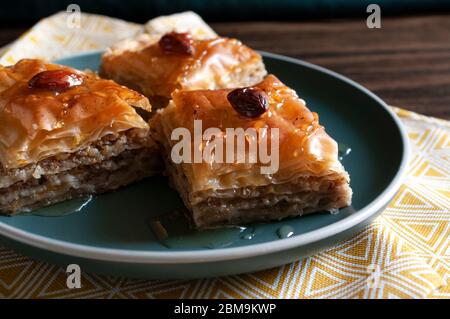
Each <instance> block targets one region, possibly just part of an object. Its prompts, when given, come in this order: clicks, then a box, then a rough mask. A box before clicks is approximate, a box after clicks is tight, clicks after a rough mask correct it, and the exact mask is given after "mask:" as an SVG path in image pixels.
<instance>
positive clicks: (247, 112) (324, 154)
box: [150, 75, 352, 229]
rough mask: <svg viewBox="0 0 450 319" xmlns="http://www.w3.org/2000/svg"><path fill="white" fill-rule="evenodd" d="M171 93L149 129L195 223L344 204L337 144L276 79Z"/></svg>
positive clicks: (347, 198) (346, 195)
mask: <svg viewBox="0 0 450 319" xmlns="http://www.w3.org/2000/svg"><path fill="white" fill-rule="evenodd" d="M172 97H173V99H172V101H171V102H170V104H169V105H168V106H167V107H166V108H164V109H161V110H158V112H157V114H156V115H155V116H154V117H153V118H152V120H151V124H150V126H151V130H152V131H153V132H154V136H155V137H156V139H157V141H158V143H160V144H161V145H162V148H163V150H164V153H165V156H164V157H165V160H166V172H167V174H168V175H169V177H170V180H171V183H172V185H173V187H175V189H176V190H177V191H178V192H179V193H180V195H181V197H182V199H183V201H184V203H185V205H186V207H187V208H188V209H189V211H190V217H191V220H192V221H193V223H194V225H195V227H196V228H198V229H205V228H212V227H219V226H226V225H240V224H245V223H251V222H265V221H270V220H279V219H282V218H286V217H291V216H300V215H305V214H309V213H314V212H319V211H333V210H335V209H338V208H341V207H345V206H348V205H350V204H351V197H352V190H351V188H350V186H349V175H348V173H347V172H346V171H345V169H344V167H343V166H342V165H341V163H340V162H339V160H338V148H337V143H336V142H335V141H334V140H333V139H332V138H331V137H330V136H329V135H328V134H327V133H326V132H325V129H324V127H323V126H321V125H320V124H319V121H318V115H317V114H316V113H313V112H311V111H310V110H309V109H308V108H307V107H306V105H305V102H304V101H303V100H302V99H300V98H299V97H298V96H297V94H296V92H295V91H294V90H292V89H290V88H289V87H287V86H285V85H284V84H283V83H282V82H280V81H279V80H278V79H277V78H276V77H275V76H273V75H269V76H267V77H266V78H265V79H264V80H263V81H262V82H261V83H259V84H256V85H254V86H250V87H245V88H239V89H221V90H196V91H175V92H174V93H173V94H172ZM238 133H240V134H238Z"/></svg>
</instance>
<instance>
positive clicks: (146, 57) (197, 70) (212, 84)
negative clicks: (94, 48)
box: [100, 34, 266, 105]
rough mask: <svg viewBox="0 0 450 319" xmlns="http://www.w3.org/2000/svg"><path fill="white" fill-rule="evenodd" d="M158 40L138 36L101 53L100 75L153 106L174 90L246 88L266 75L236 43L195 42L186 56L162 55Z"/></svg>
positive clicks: (257, 59)
mask: <svg viewBox="0 0 450 319" xmlns="http://www.w3.org/2000/svg"><path fill="white" fill-rule="evenodd" d="M193 37H195V35H193ZM160 39H161V36H155V35H148V34H142V35H140V36H138V37H137V38H136V39H127V40H124V41H122V42H120V43H118V44H116V45H115V46H113V47H112V48H110V49H109V50H108V51H107V52H106V53H105V54H104V55H103V57H102V65H101V70H100V74H101V75H102V76H104V77H106V78H110V79H113V80H114V81H116V82H118V83H120V84H123V85H126V86H128V87H130V88H133V89H136V90H138V91H139V92H141V93H143V94H144V95H146V96H147V97H149V98H150V99H151V101H152V104H154V103H155V104H160V103H161V102H162V101H164V103H167V102H168V100H169V99H170V96H171V93H172V92H173V91H174V90H176V89H182V90H196V89H219V88H228V87H238V86H246V85H251V84H254V83H257V82H259V81H260V80H262V78H263V77H264V76H265V74H266V70H265V67H264V64H263V62H262V58H261V56H260V55H259V54H258V53H256V52H255V51H253V50H252V49H250V48H249V47H247V46H245V45H243V44H242V43H241V42H240V41H239V40H236V39H228V38H221V37H215V38H212V39H198V38H194V39H192V41H190V44H189V49H190V51H189V52H190V53H189V54H183V53H168V52H165V51H164V50H163V49H162V48H161V45H160V43H159V41H160ZM164 103H162V105H164Z"/></svg>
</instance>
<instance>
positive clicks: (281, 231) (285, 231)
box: [277, 225, 294, 239]
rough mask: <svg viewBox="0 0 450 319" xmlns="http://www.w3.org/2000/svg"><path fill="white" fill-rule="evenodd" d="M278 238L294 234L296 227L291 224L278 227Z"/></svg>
mask: <svg viewBox="0 0 450 319" xmlns="http://www.w3.org/2000/svg"><path fill="white" fill-rule="evenodd" d="M277 235H278V238H280V239H284V238H289V237H291V236H292V235H294V228H293V227H292V226H289V225H283V226H281V227H279V228H278V229H277Z"/></svg>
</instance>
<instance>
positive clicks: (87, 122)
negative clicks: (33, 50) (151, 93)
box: [0, 59, 159, 214]
mask: <svg viewBox="0 0 450 319" xmlns="http://www.w3.org/2000/svg"><path fill="white" fill-rule="evenodd" d="M135 107H137V108H140V109H143V110H145V111H147V112H150V111H151V108H150V104H149V102H148V100H147V98H145V97H144V96H142V95H141V94H139V93H137V92H135V91H132V90H130V89H128V88H125V87H123V86H120V85H118V84H116V83H114V82H113V81H110V80H104V79H100V78H99V77H97V76H96V75H95V74H94V73H91V72H80V71H77V70H74V69H72V68H68V67H64V66H60V65H55V64H50V63H46V62H43V61H41V60H32V59H29V60H21V61H19V62H18V63H17V64H15V65H13V66H10V67H3V66H0V164H1V165H0V212H1V213H6V214H14V213H18V212H24V211H30V210H32V209H35V208H39V207H42V206H46V205H50V204H53V203H56V202H60V201H63V200H66V199H70V198H77V197H82V196H85V195H87V194H94V193H101V192H105V191H109V190H113V189H116V188H117V187H119V186H123V185H126V184H129V183H131V182H134V181H136V180H139V179H141V178H143V177H145V176H149V175H151V174H153V173H155V172H156V171H158V170H159V167H158V166H159V163H158V157H156V156H154V152H155V144H154V142H153V141H152V140H151V138H150V137H149V127H148V124H147V123H146V122H145V121H144V120H143V119H142V118H141V117H140V116H139V115H138V114H137V112H136V109H135Z"/></svg>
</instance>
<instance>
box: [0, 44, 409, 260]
mask: <svg viewBox="0 0 450 319" xmlns="http://www.w3.org/2000/svg"><path fill="white" fill-rule="evenodd" d="M102 52H104V50H99V51H89V52H84V53H81V54H75V55H70V56H66V57H61V58H60V59H57V60H56V61H55V62H56V63H61V62H59V61H63V60H66V59H74V58H82V57H85V56H88V55H98V54H101V53H102ZM258 52H260V53H261V54H262V56H263V57H269V58H273V59H278V60H281V61H284V62H289V63H293V64H298V65H301V66H304V67H307V68H310V69H313V70H315V71H318V72H321V73H325V74H327V75H330V76H332V77H335V78H337V79H338V80H341V81H343V82H345V83H347V84H349V85H351V86H353V87H354V88H356V89H358V90H360V91H362V92H363V93H365V94H366V95H368V96H369V97H371V98H372V99H374V100H375V101H376V102H378V104H379V105H380V106H381V107H382V108H383V109H384V111H385V112H387V114H388V115H389V116H390V118H391V119H392V120H393V121H394V124H395V126H396V127H397V129H398V131H399V133H400V137H401V141H402V144H403V149H402V151H403V154H402V159H401V161H400V165H399V167H398V170H397V172H396V174H395V175H394V177H393V178H392V180H391V182H390V183H389V185H388V186H387V187H386V188H385V189H384V190H383V191H382V192H381V193H380V194H379V195H378V196H377V197H376V198H375V199H374V200H372V201H371V202H370V203H369V204H368V205H366V206H365V207H363V208H362V209H360V210H358V212H357V213H355V214H354V215H351V216H348V217H346V218H344V219H342V220H340V221H337V222H334V223H332V224H330V225H327V226H324V227H321V228H319V229H315V230H312V231H309V232H306V233H304V234H300V235H296V236H292V237H290V238H285V239H277V240H273V241H269V242H264V243H259V244H253V245H247V246H241V247H233V248H218V249H201V250H191V251H177V250H175V251H167V252H165V251H142V250H126V249H116V248H104V247H98V246H89V245H85V244H73V243H70V242H67V241H64V240H60V239H53V238H48V237H45V236H42V235H36V234H34V233H32V232H28V231H24V230H21V229H18V228H16V227H14V226H11V225H8V224H5V223H3V222H0V235H2V236H5V237H7V238H9V239H12V240H15V241H17V242H20V243H22V244H25V245H29V246H32V247H35V248H40V249H43V250H47V251H51V252H54V253H58V254H62V255H68V256H73V257H80V258H86V259H91V260H102V261H110V262H121V263H140V264H177V263H204V262H217V261H229V260H236V259H242V258H251V257H257V256H261V255H268V254H271V253H275V252H280V251H285V250H289V249H293V248H296V247H300V246H304V245H307V244H310V243H313V242H317V241H320V240H323V239H326V238H328V237H331V236H334V235H337V234H339V233H341V232H344V231H346V230H348V229H351V228H352V227H354V226H356V225H358V224H359V223H361V222H363V221H364V220H366V219H369V218H370V217H372V215H375V214H377V213H378V212H379V211H380V210H381V208H382V207H383V206H384V205H386V204H388V203H389V201H390V200H391V199H392V198H393V196H394V195H395V193H396V192H397V191H398V189H399V188H400V185H401V183H402V181H403V179H404V177H405V173H406V169H407V164H408V159H409V156H410V145H409V140H408V137H407V133H406V130H405V128H404V126H403V124H402V123H401V121H400V119H399V118H398V116H397V115H396V114H395V113H394V112H393V111H392V110H391V109H390V108H389V106H388V105H387V104H386V103H385V102H384V101H383V100H382V99H381V98H379V97H378V96H377V95H375V94H374V93H372V92H371V91H369V90H368V89H366V88H365V87H364V86H362V85H361V84H358V83H356V82H355V81H353V80H351V79H349V78H347V77H346V76H343V75H341V74H339V73H336V72H334V71H331V70H329V69H326V68H324V67H321V66H318V65H315V64H312V63H309V62H306V61H303V60H300V59H296V58H292V57H288V56H284V55H280V54H275V53H270V52H265V51H258Z"/></svg>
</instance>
